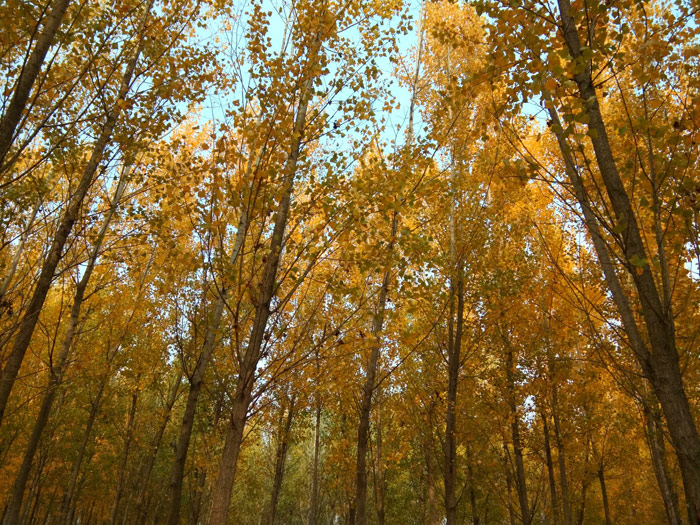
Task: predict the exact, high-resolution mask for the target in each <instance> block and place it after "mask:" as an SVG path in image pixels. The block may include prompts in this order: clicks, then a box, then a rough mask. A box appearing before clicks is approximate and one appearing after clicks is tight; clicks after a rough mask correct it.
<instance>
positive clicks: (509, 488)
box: [503, 440, 518, 525]
mask: <svg viewBox="0 0 700 525" xmlns="http://www.w3.org/2000/svg"><path fill="white" fill-rule="evenodd" d="M509 456H510V454H509V452H508V445H507V443H506V441H505V440H504V441H503V461H504V465H505V469H506V492H507V493H506V500H507V501H508V517H509V518H510V525H516V523H518V520H517V519H516V517H515V509H514V508H513V473H512V471H511V465H510V459H509Z"/></svg>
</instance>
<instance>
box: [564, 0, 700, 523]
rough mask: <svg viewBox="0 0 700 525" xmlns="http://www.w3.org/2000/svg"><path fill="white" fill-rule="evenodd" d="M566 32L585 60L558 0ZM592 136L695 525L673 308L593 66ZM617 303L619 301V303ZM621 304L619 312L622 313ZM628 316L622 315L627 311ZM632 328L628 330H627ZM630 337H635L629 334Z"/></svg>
mask: <svg viewBox="0 0 700 525" xmlns="http://www.w3.org/2000/svg"><path fill="white" fill-rule="evenodd" d="M558 6H559V14H560V17H561V32H562V35H563V36H564V39H565V41H566V44H567V47H568V49H569V53H570V55H571V56H572V58H573V59H574V60H579V59H581V57H582V53H583V51H582V47H581V42H580V39H579V35H578V30H577V28H576V25H575V22H574V20H573V17H572V15H571V5H570V2H569V0H558ZM574 80H575V81H576V84H577V86H578V90H579V95H580V97H581V98H582V99H583V100H585V102H586V103H585V105H584V110H585V111H586V114H587V116H588V118H589V124H588V127H589V129H590V130H591V131H592V133H591V142H592V144H593V149H594V152H595V156H596V160H597V163H598V167H599V169H600V174H601V176H602V178H603V183H604V184H605V187H606V190H607V193H608V197H609V198H610V203H611V205H612V208H613V210H614V213H615V216H616V220H617V221H618V222H619V223H620V224H623V225H624V226H625V227H624V229H623V231H622V233H621V241H622V247H623V250H624V257H625V261H626V263H627V270H628V272H629V275H630V276H631V277H632V279H633V281H634V285H635V289H636V291H637V297H638V298H639V301H640V304H641V310H642V317H643V319H644V324H645V326H646V331H647V334H648V338H649V342H650V346H651V348H652V350H653V351H652V352H645V353H644V354H642V355H639V354H638V357H640V358H641V359H640V360H641V365H642V370H643V371H644V374H645V376H646V377H647V378H648V379H649V381H650V383H651V385H652V387H653V389H654V392H655V394H656V395H657V397H658V399H659V401H660V403H661V407H662V409H663V412H664V415H665V417H666V421H667V423H668V429H669V433H670V436H671V441H672V443H673V446H674V448H675V450H676V454H677V456H678V463H679V466H680V468H681V473H682V476H683V484H684V488H685V493H686V501H687V504H688V517H689V520H690V522H691V523H698V518H699V517H700V436H699V435H698V430H697V426H696V424H695V420H694V418H693V415H692V412H691V410H690V404H689V403H688V398H687V396H686V393H685V389H684V386H683V380H682V376H681V370H680V365H679V359H678V350H677V348H676V339H675V326H674V319H673V313H672V311H671V305H670V303H668V302H667V301H665V300H663V299H662V297H661V296H660V295H659V291H658V289H657V286H656V283H655V282H654V277H653V275H652V272H651V268H650V267H649V264H646V265H645V266H643V267H641V268H639V270H640V271H637V270H638V269H637V267H634V265H632V264H631V261H632V260H633V258H637V259H638V260H642V261H646V260H647V254H646V250H645V247H644V242H643V240H642V236H641V233H640V230H639V225H638V223H637V219H636V215H635V213H634V209H633V207H632V204H631V202H630V198H629V195H628V194H627V191H626V190H625V187H624V184H623V182H622V179H621V178H620V174H619V172H618V170H617V165H616V164H615V159H614V157H613V154H612V148H611V147H610V142H609V139H608V135H607V130H606V126H605V123H604V121H603V117H602V114H601V111H600V105H599V103H598V97H597V93H596V88H595V85H594V83H593V78H592V70H591V64H590V62H588V63H586V65H585V67H584V68H583V70H582V71H580V72H578V73H576V74H575V75H574ZM616 302H617V301H616ZM620 306H621V305H620V303H618V309H621V308H620ZM621 313H622V312H621ZM625 328H626V329H627V326H625ZM628 334H629V332H628ZM633 347H634V344H633Z"/></svg>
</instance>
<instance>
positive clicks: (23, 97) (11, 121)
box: [0, 0, 70, 173]
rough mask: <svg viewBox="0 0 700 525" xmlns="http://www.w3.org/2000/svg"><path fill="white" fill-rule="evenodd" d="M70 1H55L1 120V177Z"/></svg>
mask: <svg viewBox="0 0 700 525" xmlns="http://www.w3.org/2000/svg"><path fill="white" fill-rule="evenodd" d="M68 4H70V0H56V2H55V4H54V6H53V9H52V10H51V12H50V13H49V15H48V16H47V17H46V21H45V23H44V28H43V30H42V31H41V33H39V37H38V38H37V41H36V45H35V46H34V49H33V50H32V53H31V55H29V59H28V60H27V62H26V63H25V64H24V66H23V67H22V72H21V73H20V75H19V79H18V80H17V83H16V85H15V90H14V92H13V93H12V99H11V100H10V103H9V105H8V106H7V110H6V111H5V113H4V115H3V116H2V119H0V173H2V172H3V171H5V169H6V168H7V166H5V165H4V164H5V157H6V156H7V153H8V152H9V151H10V148H11V147H12V143H13V142H14V138H15V131H16V129H17V124H19V121H20V119H21V118H22V112H23V111H24V108H25V107H26V105H27V100H28V99H29V95H30V93H31V91H32V87H33V86H34V82H35V81H36V78H37V77H38V76H39V72H40V71H41V66H42V64H43V63H44V59H45V58H46V53H47V52H48V50H49V47H51V44H52V42H53V40H54V37H55V36H56V31H57V30H58V27H59V26H60V25H61V21H62V20H63V16H64V15H65V13H66V9H68Z"/></svg>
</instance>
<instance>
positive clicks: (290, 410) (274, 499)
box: [267, 397, 295, 525]
mask: <svg viewBox="0 0 700 525" xmlns="http://www.w3.org/2000/svg"><path fill="white" fill-rule="evenodd" d="M294 403H295V399H294V398H293V397H292V398H291V399H290V400H289V405H288V406H287V418H286V420H285V422H284V426H280V431H279V437H278V440H279V441H278V443H277V452H276V454H275V479H274V480H273V482H272V493H271V494H270V514H269V515H268V520H267V522H268V524H269V525H275V517H276V515H277V503H278V501H279V496H280V492H281V490H282V479H283V478H284V464H285V462H286V460H287V450H288V448H289V434H290V431H291V429H292V421H293V419H294Z"/></svg>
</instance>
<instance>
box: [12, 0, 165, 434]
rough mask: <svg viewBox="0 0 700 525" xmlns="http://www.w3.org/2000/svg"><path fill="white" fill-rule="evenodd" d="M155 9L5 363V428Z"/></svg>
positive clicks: (141, 31) (142, 23) (142, 25)
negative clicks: (48, 298)
mask: <svg viewBox="0 0 700 525" xmlns="http://www.w3.org/2000/svg"><path fill="white" fill-rule="evenodd" d="M64 1H65V0H64ZM152 5H153V0H148V3H147V4H146V8H145V11H144V13H143V15H142V17H141V21H140V24H139V28H138V33H137V36H138V44H137V46H136V49H135V50H134V53H133V55H132V57H131V58H130V59H129V61H128V63H127V65H126V69H125V71H124V75H123V77H122V80H121V84H120V86H119V93H118V95H117V99H116V100H115V102H114V104H113V105H112V108H111V109H110V111H109V113H108V115H107V120H106V121H105V123H104V125H103V126H102V130H101V132H100V136H99V138H98V139H97V142H95V145H94V146H93V149H92V154H91V155H90V160H89V161H88V163H87V165H86V166H85V169H84V170H83V173H82V175H81V177H80V181H79V183H78V187H77V188H76V190H75V193H73V195H72V196H71V197H70V199H69V201H68V204H67V206H66V209H65V211H64V212H63V216H62V217H61V220H60V222H59V225H58V228H57V229H56V232H55V233H54V237H53V240H52V242H51V247H50V248H49V251H48V253H47V255H46V258H45V259H44V262H43V265H42V268H41V272H40V273H39V279H38V281H37V284H36V286H35V288H34V292H33V294H32V298H31V300H30V302H29V306H28V307H27V310H26V312H25V313H24V316H23V317H22V321H21V322H20V327H19V333H18V334H17V337H16V338H15V342H14V345H13V346H12V351H11V352H10V355H9V357H8V359H7V362H6V363H5V367H4V368H3V370H2V374H0V425H1V424H2V417H3V415H4V413H5V409H6V407H7V400H8V398H9V397H10V391H11V390H12V386H13V385H14V382H15V379H16V378H17V374H18V373H19V369H20V367H21V365H22V361H23V360H24V355H25V353H26V352H27V348H28V347H29V343H30V341H31V338H32V334H33V333H34V328H35V327H36V324H37V322H38V320H39V314H40V313H41V309H42V308H43V306H44V301H45V300H46V296H47V294H48V292H49V289H50V288H51V282H52V281H53V278H54V274H55V273H56V267H57V266H58V263H59V261H60V260H61V257H62V256H63V248H64V246H65V244H66V241H67V240H68V236H69V235H70V232H71V230H72V229H73V224H74V223H75V221H76V220H77V219H78V214H79V212H80V208H81V206H82V204H83V199H84V198H85V195H86V194H87V192H88V189H89V188H90V186H91V185H92V182H93V179H94V177H95V173H96V172H97V168H98V166H99V163H100V161H101V160H102V155H103V153H104V150H105V148H106V147H107V143H108V142H109V141H110V139H111V137H112V131H113V130H114V126H115V125H116V123H117V120H118V118H119V116H120V113H121V106H120V103H121V102H123V100H124V99H125V98H126V96H127V94H128V92H129V88H130V86H131V79H132V77H133V76H134V71H135V69H136V64H137V63H138V60H139V56H140V55H141V48H142V46H143V41H144V31H145V28H146V22H147V20H148V16H149V14H150V11H151V7H152Z"/></svg>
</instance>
